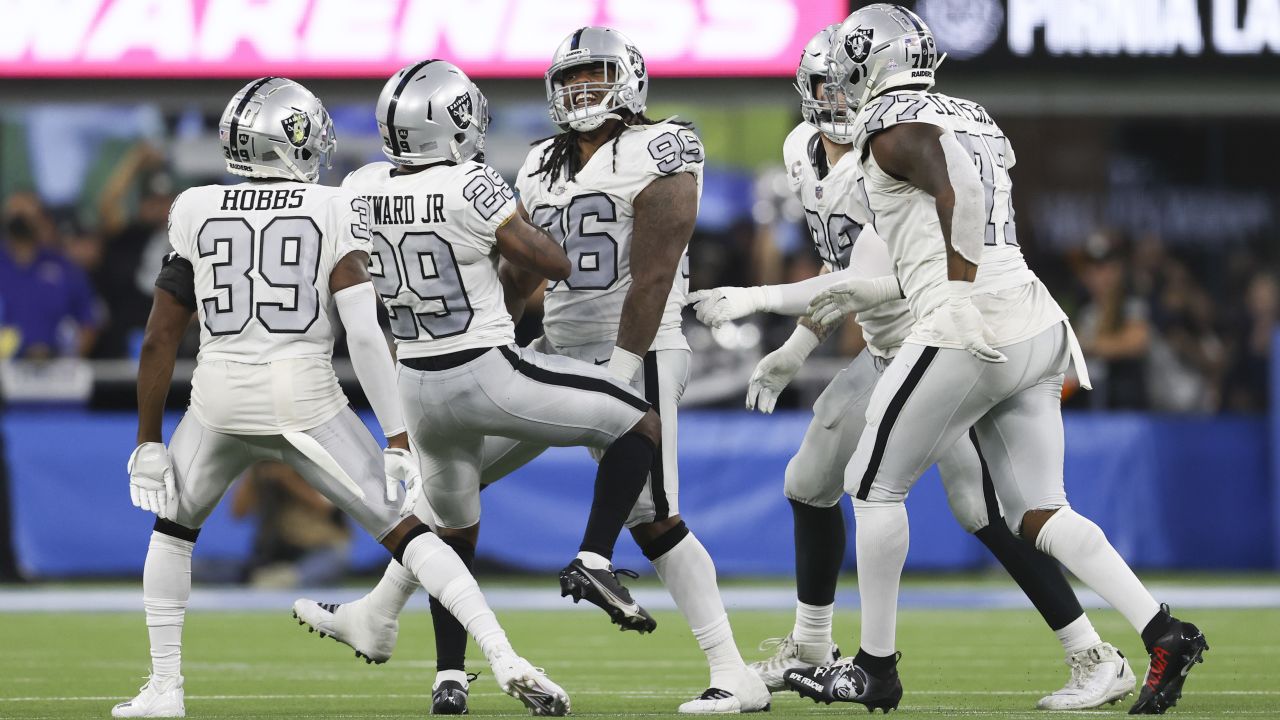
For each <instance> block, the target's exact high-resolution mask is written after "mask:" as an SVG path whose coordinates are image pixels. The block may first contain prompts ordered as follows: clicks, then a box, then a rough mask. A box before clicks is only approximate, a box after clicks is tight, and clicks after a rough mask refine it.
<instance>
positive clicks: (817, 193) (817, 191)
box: [813, 185, 822, 200]
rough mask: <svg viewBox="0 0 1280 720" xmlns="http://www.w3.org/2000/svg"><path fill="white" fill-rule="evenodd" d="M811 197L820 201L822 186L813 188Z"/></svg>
mask: <svg viewBox="0 0 1280 720" xmlns="http://www.w3.org/2000/svg"><path fill="white" fill-rule="evenodd" d="M813 196H814V197H816V198H818V199H819V200H821V199H822V186H821V185H819V186H817V187H815V188H814V189H813Z"/></svg>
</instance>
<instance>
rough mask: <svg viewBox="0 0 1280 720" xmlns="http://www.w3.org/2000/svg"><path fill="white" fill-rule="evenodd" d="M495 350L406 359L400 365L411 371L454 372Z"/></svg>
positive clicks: (479, 349)
mask: <svg viewBox="0 0 1280 720" xmlns="http://www.w3.org/2000/svg"><path fill="white" fill-rule="evenodd" d="M493 349H494V348H491V347H487V348H470V349H467V350H459V351H458V352H452V353H445V354H444V355H432V356H430V357H417V358H405V359H404V360H401V361H400V364H401V365H403V366H405V367H407V368H409V369H411V370H423V371H431V370H452V369H454V368H456V367H460V366H462V365H466V364H467V363H469V362H471V361H472V360H475V359H476V358H478V357H480V356H481V355H484V354H485V353H487V352H489V351H490V350H493Z"/></svg>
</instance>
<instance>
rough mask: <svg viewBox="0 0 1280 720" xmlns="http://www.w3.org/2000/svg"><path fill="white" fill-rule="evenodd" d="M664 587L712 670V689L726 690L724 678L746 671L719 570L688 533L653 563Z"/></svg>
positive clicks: (695, 538)
mask: <svg viewBox="0 0 1280 720" xmlns="http://www.w3.org/2000/svg"><path fill="white" fill-rule="evenodd" d="M653 569H654V570H656V571H657V572H658V577H659V578H660V579H661V580H662V584H663V585H665V586H666V588H667V592H669V593H671V599H673V600H675V601H676V607H678V608H680V613H681V614H683V615H684V619H685V621H686V622H688V623H689V628H690V629H691V630H693V636H694V637H695V638H697V640H698V647H700V648H702V652H704V653H706V656H707V664H708V665H710V666H711V686H712V687H720V688H723V687H724V685H723V684H722V683H721V680H720V678H721V676H722V675H723V674H726V673H731V672H737V671H740V670H742V669H743V668H745V667H746V664H745V663H743V662H742V655H741V654H740V653H739V652H738V646H737V645H736V644H734V642H733V629H732V628H731V627H730V626H729V615H728V614H727V613H726V612H725V610H724V601H723V600H721V599H720V587H719V586H718V585H717V584H716V566H715V563H714V562H712V561H711V555H709V554H708V553H707V549H706V548H705V547H703V546H702V543H701V542H698V538H697V537H695V536H694V534H693V533H689V534H688V535H686V536H685V537H684V539H683V540H681V541H680V542H678V543H676V546H675V547H673V548H671V549H670V550H668V551H667V552H665V553H663V554H662V556H661V557H658V558H657V559H655V560H653Z"/></svg>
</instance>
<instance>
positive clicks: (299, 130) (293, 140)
mask: <svg viewBox="0 0 1280 720" xmlns="http://www.w3.org/2000/svg"><path fill="white" fill-rule="evenodd" d="M280 124H281V125H282V126H283V127H284V136H285V137H286V138H288V140H289V144H290V145H292V146H294V147H302V146H303V145H306V144H307V138H309V137H311V118H309V117H307V114H306V113H304V112H302V111H298V112H295V113H294V114H292V115H290V116H289V117H287V118H285V119H284V120H281V121H280Z"/></svg>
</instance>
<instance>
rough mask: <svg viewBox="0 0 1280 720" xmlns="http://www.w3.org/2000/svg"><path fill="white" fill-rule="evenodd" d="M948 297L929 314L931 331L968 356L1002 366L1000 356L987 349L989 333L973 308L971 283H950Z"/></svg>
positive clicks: (1001, 356) (959, 281)
mask: <svg viewBox="0 0 1280 720" xmlns="http://www.w3.org/2000/svg"><path fill="white" fill-rule="evenodd" d="M947 286H948V291H949V292H950V297H949V298H948V299H947V301H946V302H945V303H943V304H942V305H941V306H940V307H939V308H938V309H937V310H934V311H933V318H934V320H933V329H934V330H935V331H936V332H937V333H938V334H939V335H941V336H942V339H943V340H949V341H951V342H954V343H959V344H960V345H961V346H962V347H963V348H964V349H965V350H968V351H969V353H970V354H971V355H973V356H974V357H976V358H978V359H979V360H983V361H985V362H993V363H1002V362H1005V361H1007V360H1008V358H1006V357H1005V356H1004V353H1002V352H1000V351H999V350H996V349H995V348H993V347H991V344H990V343H991V340H992V337H991V330H990V328H988V327H987V323H986V321H985V320H983V319H982V313H980V312H978V308H976V307H974V306H973V298H971V297H970V296H969V293H970V292H972V289H973V283H971V282H965V281H963V280H951V281H949V282H948V283H947Z"/></svg>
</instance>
